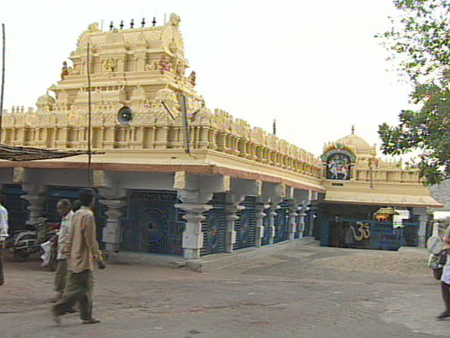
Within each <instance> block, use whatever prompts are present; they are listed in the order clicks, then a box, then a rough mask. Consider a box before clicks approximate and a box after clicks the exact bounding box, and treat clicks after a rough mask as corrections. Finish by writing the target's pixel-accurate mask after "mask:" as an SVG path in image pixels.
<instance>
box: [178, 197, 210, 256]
mask: <svg viewBox="0 0 450 338" xmlns="http://www.w3.org/2000/svg"><path fill="white" fill-rule="evenodd" d="M212 195H213V194H212V193H200V192H199V191H198V190H197V191H196V190H179V191H178V198H179V199H180V200H181V201H182V202H183V203H180V204H176V205H175V207H177V208H179V209H181V210H183V211H185V212H186V214H185V215H184V216H183V218H184V219H185V220H186V221H187V223H186V227H185V229H184V232H183V244H182V246H183V250H184V258H188V259H197V258H200V250H201V248H202V247H203V232H202V221H203V220H204V219H205V216H203V213H204V212H206V211H208V210H210V209H212V208H213V206H212V205H209V204H206V203H208V201H209V200H211V198H212Z"/></svg>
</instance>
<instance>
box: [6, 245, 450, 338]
mask: <svg viewBox="0 0 450 338" xmlns="http://www.w3.org/2000/svg"><path fill="white" fill-rule="evenodd" d="M427 259H428V254H427V252H426V251H425V250H422V249H409V248H405V249H401V250H400V251H399V252H386V251H369V250H351V249H337V248H322V247H319V246H317V245H307V246H301V247H297V248H290V249H289V248H286V249H284V250H279V251H278V252H277V253H275V254H272V255H270V256H267V255H265V256H264V257H260V258H257V259H255V258H249V259H248V260H243V259H242V258H241V259H240V263H239V264H237V265H235V266H232V267H227V268H224V269H220V270H216V271H212V272H207V273H197V272H193V271H190V270H187V269H185V268H177V269H175V268H163V267H153V266H147V265H108V267H107V269H106V270H103V271H97V272H96V289H95V300H94V314H95V315H96V316H98V317H99V318H100V319H101V320H102V322H101V323H100V324H97V325H82V324H80V320H79V318H78V316H77V314H71V315H67V316H65V317H64V318H63V323H62V325H60V326H56V325H55V324H54V323H53V322H52V321H51V319H50V316H49V306H50V305H49V303H48V300H49V299H50V298H51V297H52V296H53V292H52V280H53V273H51V272H49V271H45V270H44V269H42V268H40V266H39V262H38V261H32V262H28V263H16V262H14V261H13V260H12V259H11V258H9V259H8V260H7V262H6V284H5V285H4V286H2V287H0V296H1V301H0V337H1V338H10V337H17V338H19V337H20V338H29V337H36V338H41V337H45V338H51V337H58V338H66V337H79V338H82V337H96V338H100V337H111V338H116V337H120V338H125V337H132V338H141V337H142V338H144V337H145V338H147V337H164V338H166V337H180V338H202V337H210V338H221V337H232V338H239V337H258V338H262V337H305V338H310V337H311V338H312V337H314V338H320V337H327V338H331V337H358V338H363V337H377V338H378V337H381V338H383V337H424V338H425V337H430V338H431V337H449V336H450V321H437V320H436V319H435V316H436V315H437V314H439V313H440V312H441V311H442V310H443V305H442V301H441V298H440V289H439V282H438V281H436V280H435V279H434V278H433V277H432V272H431V270H430V269H429V268H428V267H427Z"/></svg>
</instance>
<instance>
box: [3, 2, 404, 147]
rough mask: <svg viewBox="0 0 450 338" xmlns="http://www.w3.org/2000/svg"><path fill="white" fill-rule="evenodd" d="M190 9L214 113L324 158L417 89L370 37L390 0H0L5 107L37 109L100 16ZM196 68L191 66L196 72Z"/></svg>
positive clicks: (384, 23) (200, 85) (373, 131)
mask: <svg viewBox="0 0 450 338" xmlns="http://www.w3.org/2000/svg"><path fill="white" fill-rule="evenodd" d="M172 12H175V13H177V14H178V15H180V16H181V20H182V22H181V31H182V33H183V36H184V39H185V52H186V57H187V59H188V60H189V62H190V65H191V68H192V69H193V70H195V71H196V72H197V90H198V91H199V93H200V94H202V95H203V96H204V98H205V100H206V103H207V105H208V107H209V108H212V109H214V108H221V109H224V110H226V111H228V112H229V113H231V114H232V115H234V116H235V117H238V118H242V119H245V120H247V121H248V122H249V123H250V124H252V125H254V126H259V127H262V128H264V129H266V130H268V131H270V130H271V129H272V121H273V119H274V118H276V119H277V125H278V127H277V131H278V135H279V136H280V137H281V138H284V139H286V140H288V141H289V142H292V143H295V144H297V145H299V146H301V147H303V148H304V149H306V150H308V151H310V152H313V153H314V154H316V155H319V154H321V152H322V149H323V145H324V143H325V142H328V141H334V140H336V139H338V138H340V137H343V136H346V135H348V134H349V133H350V130H351V126H352V125H355V128H356V134H358V135H360V136H362V137H364V138H365V139H366V140H367V141H368V142H369V143H371V144H373V143H377V144H379V143H380V141H379V139H378V134H377V129H378V125H379V124H380V123H382V122H389V123H396V121H397V116H398V113H399V111H400V110H401V109H402V108H404V107H406V106H407V103H408V94H409V92H410V88H409V87H408V85H407V84H405V83H400V82H399V78H398V76H397V74H394V73H389V72H387V71H386V70H387V69H389V68H390V67H392V65H391V64H390V63H389V62H388V61H386V57H387V53H386V51H385V50H384V49H383V47H381V46H380V45H379V41H377V40H376V39H375V38H374V37H373V36H374V34H376V33H377V32H382V31H384V30H385V29H388V28H389V20H388V18H387V17H388V16H389V15H392V14H393V13H394V9H393V5H392V1H391V0H364V1H361V0H340V1H336V0H322V1H306V0H296V1H295V0H293V1H288V0H278V1H270V2H264V1H253V0H251V1H250V0H240V1H235V0H227V1H217V0H209V1H208V0H206V1H203V0H190V1H186V0H182V1H175V0H174V1H170V0H164V1H148V0H147V1H137V0H136V1H135V0H128V1H115V0H110V1H97V0H95V1H93V0H91V1H84V0H78V1H64V0H59V1H50V0H39V1H36V0H29V1H21V0H15V1H12V0H3V1H2V2H1V10H0V21H1V22H3V23H5V24H6V30H7V60H6V61H7V73H6V87H5V100H4V102H5V103H4V108H6V109H8V110H9V109H10V108H11V106H13V105H20V106H22V105H24V106H25V107H31V106H35V102H36V100H37V98H38V97H39V96H40V95H43V94H44V93H45V92H46V90H47V88H48V87H50V86H51V85H52V84H54V83H56V82H57V81H58V79H59V74H60V71H61V64H62V62H63V61H64V60H67V58H68V56H69V55H70V53H71V52H72V51H73V50H74V49H75V47H76V42H77V39H78V37H79V35H80V34H81V33H82V32H83V31H84V30H85V29H86V28H87V26H88V25H89V24H90V23H92V22H99V24H101V22H102V20H103V22H104V24H103V28H104V30H107V29H108V26H109V23H110V21H114V23H115V25H116V27H117V26H118V25H119V22H120V20H124V21H125V23H129V22H130V19H132V18H134V20H135V22H140V21H141V19H142V17H145V18H146V19H147V21H148V22H149V23H150V21H151V19H152V18H153V17H154V16H156V19H157V21H158V25H159V24H162V23H163V20H164V14H165V13H166V14H167V17H169V15H170V13H172ZM188 72H190V70H188Z"/></svg>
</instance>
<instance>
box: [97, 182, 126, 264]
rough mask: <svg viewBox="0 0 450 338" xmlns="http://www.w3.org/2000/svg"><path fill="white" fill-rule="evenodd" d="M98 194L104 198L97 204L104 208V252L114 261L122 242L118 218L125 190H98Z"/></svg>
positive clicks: (123, 202) (123, 204) (121, 212)
mask: <svg viewBox="0 0 450 338" xmlns="http://www.w3.org/2000/svg"><path fill="white" fill-rule="evenodd" d="M99 190H100V194H101V195H102V196H103V197H104V198H103V199H101V200H100V201H99V202H100V204H102V205H104V206H106V207H107V208H108V210H107V211H106V212H105V215H106V217H107V220H106V226H105V227H104V228H103V232H102V241H103V242H104V243H105V244H106V251H107V252H108V254H109V257H110V259H114V258H115V256H116V255H117V253H118V251H119V249H120V243H121V242H122V228H121V224H120V218H121V217H122V215H123V208H124V207H125V205H126V200H125V197H126V190H124V189H111V188H100V189H99Z"/></svg>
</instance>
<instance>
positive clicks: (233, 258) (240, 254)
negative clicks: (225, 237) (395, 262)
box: [109, 237, 319, 272]
mask: <svg viewBox="0 0 450 338" xmlns="http://www.w3.org/2000/svg"><path fill="white" fill-rule="evenodd" d="M304 245H319V244H318V241H316V240H315V239H314V238H313V237H305V238H301V239H296V240H294V241H285V242H281V243H277V244H273V245H266V246H263V247H261V248H256V247H251V248H246V249H240V250H236V251H234V252H232V253H220V254H213V255H208V256H204V257H201V258H200V259H191V260H187V259H184V258H183V257H180V256H170V255H158V254H145V253H138V252H129V251H122V252H120V253H119V254H118V255H115V256H113V257H110V260H109V263H112V264H148V265H153V266H169V267H173V268H182V267H187V268H188V269H190V270H193V271H196V272H206V271H214V270H219V269H223V268H229V267H231V266H234V265H236V264H240V263H242V262H245V261H246V260H254V259H256V258H261V257H264V256H269V255H273V254H276V253H278V252H281V251H284V250H288V249H294V248H297V247H302V246H304Z"/></svg>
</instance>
